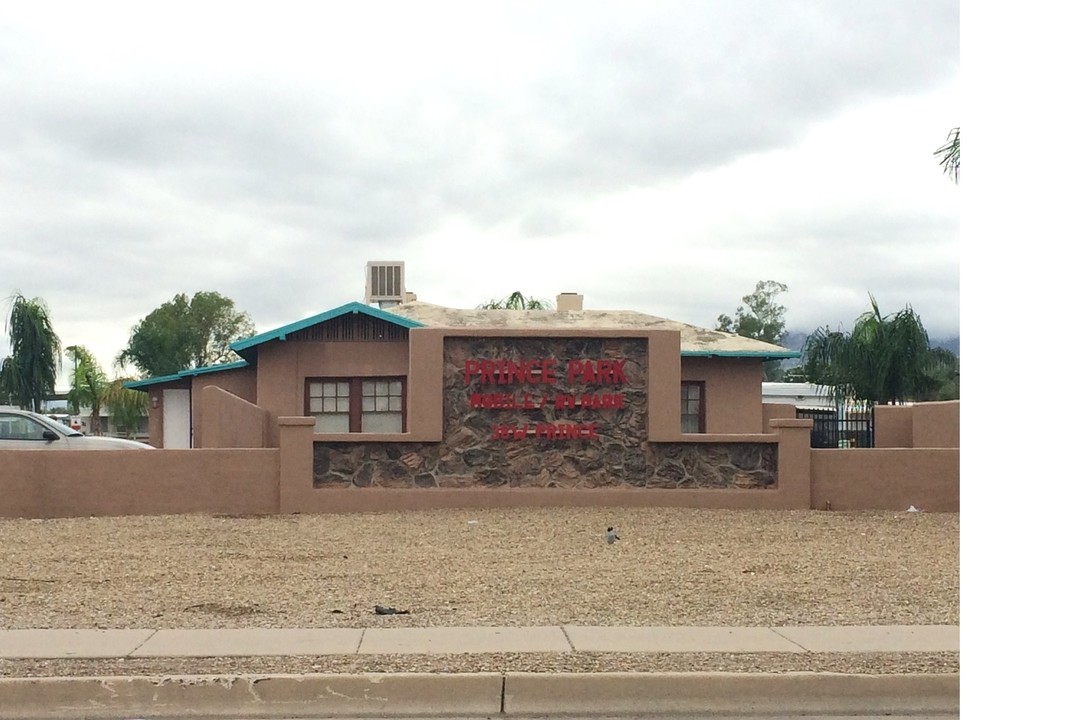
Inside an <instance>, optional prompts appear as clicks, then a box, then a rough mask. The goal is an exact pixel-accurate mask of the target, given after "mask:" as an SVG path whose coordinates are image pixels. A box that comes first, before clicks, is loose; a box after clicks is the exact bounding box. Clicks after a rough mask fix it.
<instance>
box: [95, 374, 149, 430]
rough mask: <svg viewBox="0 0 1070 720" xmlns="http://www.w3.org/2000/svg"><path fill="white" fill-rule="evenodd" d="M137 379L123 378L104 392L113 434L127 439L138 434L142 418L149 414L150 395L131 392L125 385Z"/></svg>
mask: <svg viewBox="0 0 1070 720" xmlns="http://www.w3.org/2000/svg"><path fill="white" fill-rule="evenodd" d="M134 379H135V378H127V377H122V378H118V379H116V380H113V381H111V382H110V383H108V387H107V389H106V390H105V392H104V404H105V405H106V406H107V408H108V414H109V416H110V417H111V422H112V432H114V433H116V434H119V433H123V434H125V435H126V436H127V437H131V438H132V437H134V436H135V435H136V434H137V429H138V426H139V425H140V424H141V418H143V417H146V416H147V415H148V414H149V395H148V393H144V392H140V391H138V390H129V389H127V388H125V387H123V385H124V384H125V383H128V382H131V381H133V380H134Z"/></svg>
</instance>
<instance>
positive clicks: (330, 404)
mask: <svg viewBox="0 0 1070 720" xmlns="http://www.w3.org/2000/svg"><path fill="white" fill-rule="evenodd" d="M349 389H350V387H349V380H313V381H312V382H310V383H309V384H308V413H309V415H311V416H312V417H314V418H316V424H315V425H314V426H313V428H312V432H315V433H347V432H349V424H350V423H349Z"/></svg>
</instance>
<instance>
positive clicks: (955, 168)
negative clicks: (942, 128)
mask: <svg viewBox="0 0 1070 720" xmlns="http://www.w3.org/2000/svg"><path fill="white" fill-rule="evenodd" d="M933 155H935V156H936V157H938V158H939V159H940V166H941V167H942V168H944V173H945V174H947V176H948V177H949V178H951V179H952V180H954V181H955V184H958V181H959V129H958V128H951V132H949V133H948V134H947V142H946V143H944V144H943V145H941V146H940V147H939V148H937V149H936V151H935V152H934V153H933Z"/></svg>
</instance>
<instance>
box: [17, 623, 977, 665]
mask: <svg viewBox="0 0 1070 720" xmlns="http://www.w3.org/2000/svg"><path fill="white" fill-rule="evenodd" d="M958 651H959V628H958V626H955V625H884V626H846V627H844V626H834V627H818V626H790V627H753V628H746V627H684V626H672V627H590V626H572V625H563V626H558V625H553V626H547V627H431V628H352V629H350V628H302V629H263V628H246V629H226V630H203V629H188V630H89V629H86V630H0V659H7V660H14V659H59V658H96V659H104V658H151V657H164V658H177V657H252V656H296V655H388V654H389V655H393V654H436V655H437V654H445V655H452V654H463V653H570V652H620V653H636V652H649V653H904V652H958Z"/></svg>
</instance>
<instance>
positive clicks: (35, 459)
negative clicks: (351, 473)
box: [0, 448, 279, 518]
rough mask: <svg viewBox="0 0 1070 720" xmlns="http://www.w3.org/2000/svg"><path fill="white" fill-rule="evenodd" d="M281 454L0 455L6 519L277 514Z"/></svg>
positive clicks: (0, 500) (0, 512)
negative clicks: (189, 514)
mask: <svg viewBox="0 0 1070 720" xmlns="http://www.w3.org/2000/svg"><path fill="white" fill-rule="evenodd" d="M278 487H279V451H278V450H277V449H274V448H266V449H226V450H219V449H194V450H71V451H66V450H65V451H55V452H49V451H44V452H33V451H29V452H28V451H24V450H0V517H31V518H61V517H87V516H90V515H97V516H105V515H177V514H185V513H219V514H228V515H265V514H274V513H277V512H278V511H279V497H278V496H279V493H278Z"/></svg>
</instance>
